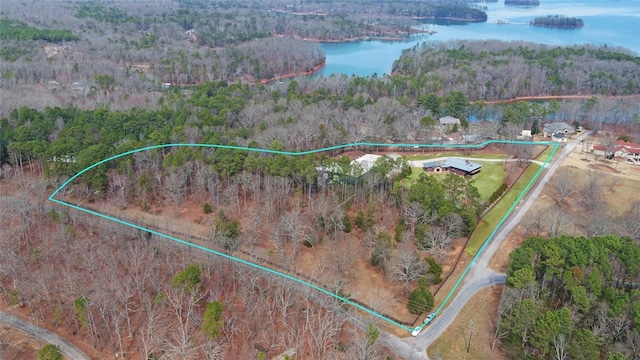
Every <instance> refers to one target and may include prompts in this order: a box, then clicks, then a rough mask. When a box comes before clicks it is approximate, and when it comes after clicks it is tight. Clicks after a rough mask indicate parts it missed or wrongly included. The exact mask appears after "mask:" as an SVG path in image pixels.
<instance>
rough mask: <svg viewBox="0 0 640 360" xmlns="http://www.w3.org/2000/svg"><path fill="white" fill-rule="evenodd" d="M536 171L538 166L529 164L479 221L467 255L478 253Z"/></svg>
mask: <svg viewBox="0 0 640 360" xmlns="http://www.w3.org/2000/svg"><path fill="white" fill-rule="evenodd" d="M538 169H540V165H537V164H534V163H532V164H530V165H529V167H528V168H527V170H525V172H524V174H522V176H521V177H520V179H519V180H518V182H516V183H515V184H514V185H513V186H512V187H511V188H510V189H509V190H508V191H507V193H506V194H505V195H504V196H503V197H502V199H501V200H500V202H498V203H497V204H496V205H495V206H494V207H493V208H492V209H491V210H490V211H489V212H488V213H487V214H486V215H485V216H484V217H483V218H482V219H481V220H480V222H479V223H478V226H477V227H476V229H475V231H474V232H473V234H472V235H471V239H470V240H469V244H468V245H467V248H466V251H467V253H468V254H469V255H471V256H474V255H475V254H476V253H477V252H478V249H480V247H481V246H482V244H483V243H484V242H485V240H487V238H488V237H489V235H491V233H492V232H493V230H494V229H495V228H496V227H497V226H498V223H499V222H500V220H501V219H502V218H503V217H504V215H505V214H506V213H507V211H508V210H509V208H511V205H513V203H514V202H515V201H516V199H517V198H518V196H520V194H521V193H522V191H523V190H524V189H525V187H526V186H527V184H528V183H529V181H531V179H533V177H534V176H535V174H536V172H537V171H538Z"/></svg>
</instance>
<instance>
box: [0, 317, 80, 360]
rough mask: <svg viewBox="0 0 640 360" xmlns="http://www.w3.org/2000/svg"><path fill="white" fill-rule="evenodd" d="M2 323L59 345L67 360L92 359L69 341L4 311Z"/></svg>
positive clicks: (0, 318) (0, 321)
mask: <svg viewBox="0 0 640 360" xmlns="http://www.w3.org/2000/svg"><path fill="white" fill-rule="evenodd" d="M0 323H3V324H7V325H9V326H11V327H14V328H16V329H18V330H20V331H23V332H25V333H27V334H29V335H31V336H34V337H36V338H37V339H39V340H41V341H43V342H45V343H48V344H53V345H58V346H59V347H60V352H62V354H63V355H64V356H65V358H67V359H70V360H85V359H86V360H90V358H89V357H88V356H87V355H86V354H85V353H83V352H82V351H81V350H80V349H78V348H77V347H75V346H74V345H72V344H71V343H69V342H68V341H67V340H65V339H63V338H61V337H60V336H58V335H56V334H54V333H52V332H51V331H49V330H46V329H43V328H41V327H39V326H37V325H35V324H33V323H30V322H28V321H24V320H22V319H19V318H17V317H15V316H13V315H9V314H7V313H5V312H2V311H0Z"/></svg>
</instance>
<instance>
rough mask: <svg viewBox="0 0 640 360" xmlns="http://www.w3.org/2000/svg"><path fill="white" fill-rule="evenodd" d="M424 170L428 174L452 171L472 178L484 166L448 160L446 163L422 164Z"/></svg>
mask: <svg viewBox="0 0 640 360" xmlns="http://www.w3.org/2000/svg"><path fill="white" fill-rule="evenodd" d="M422 168H423V169H424V171H426V172H438V173H439V172H444V171H450V172H452V173H456V174H458V175H461V176H472V175H476V174H477V173H479V172H480V170H481V169H482V165H480V164H478V163H475V162H473V161H469V160H465V159H458V158H447V159H445V161H444V163H441V162H439V161H430V162H425V163H424V164H422Z"/></svg>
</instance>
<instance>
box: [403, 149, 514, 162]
mask: <svg viewBox="0 0 640 360" xmlns="http://www.w3.org/2000/svg"><path fill="white" fill-rule="evenodd" d="M440 157H464V158H474V159H504V158H505V156H504V155H498V154H476V153H474V152H473V151H470V152H467V153H464V152H446V153H444V152H437V153H425V154H420V155H412V156H407V160H431V159H435V158H440Z"/></svg>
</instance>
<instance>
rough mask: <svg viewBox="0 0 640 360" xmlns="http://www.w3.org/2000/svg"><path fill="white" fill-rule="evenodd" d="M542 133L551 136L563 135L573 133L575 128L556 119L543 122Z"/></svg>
mask: <svg viewBox="0 0 640 360" xmlns="http://www.w3.org/2000/svg"><path fill="white" fill-rule="evenodd" d="M543 133H544V137H552V136H553V135H555V134H563V135H564V136H567V135H572V134H575V133H576V129H575V128H574V127H573V126H571V125H569V124H567V123H564V122H562V121H558V122H552V123H548V124H544V127H543ZM554 140H555V139H554Z"/></svg>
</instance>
